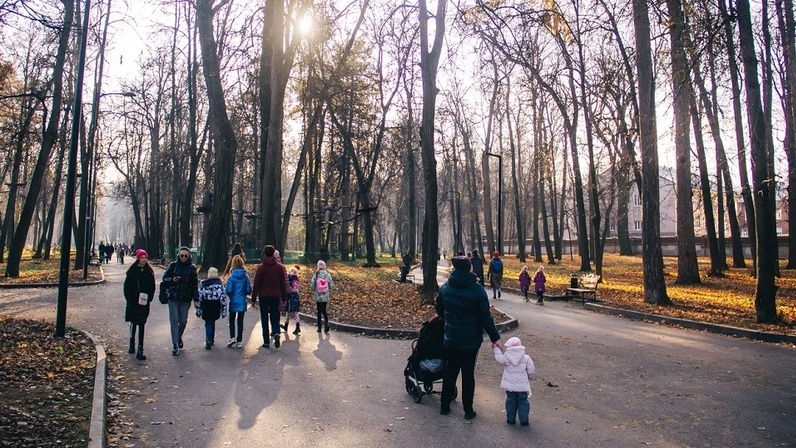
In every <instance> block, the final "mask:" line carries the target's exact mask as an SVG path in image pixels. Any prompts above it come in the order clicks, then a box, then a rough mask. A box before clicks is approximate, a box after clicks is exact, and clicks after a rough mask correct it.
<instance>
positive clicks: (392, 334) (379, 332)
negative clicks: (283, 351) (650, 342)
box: [299, 310, 520, 339]
mask: <svg viewBox="0 0 796 448" xmlns="http://www.w3.org/2000/svg"><path fill="white" fill-rule="evenodd" d="M498 311H500V310H498ZM501 313H503V312H502V311H501ZM503 314H506V313H503ZM506 316H508V318H509V320H507V321H505V322H501V323H496V324H495V327H496V328H497V330H498V332H501V333H503V332H506V331H509V330H512V329H514V328H517V327H518V326H519V325H520V323H519V321H518V320H517V319H516V318H514V317H512V316H509V315H508V314H506ZM299 317H300V318H301V321H302V322H304V323H307V324H311V325H315V324H316V323H317V322H318V320H317V317H316V316H310V315H309V314H304V313H301V312H299ZM329 327H330V328H332V329H333V330H335V331H345V332H347V333H358V334H363V335H365V336H376V337H386V338H395V339H416V338H417V337H418V336H419V334H420V331H419V330H402V329H398V328H373V327H363V326H359V325H351V324H343V323H339V322H334V321H331V320H330V321H329Z"/></svg>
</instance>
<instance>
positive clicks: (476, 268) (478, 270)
mask: <svg viewBox="0 0 796 448" xmlns="http://www.w3.org/2000/svg"><path fill="white" fill-rule="evenodd" d="M470 263H471V264H472V265H473V274H475V276H476V277H478V283H480V284H481V286H484V259H483V258H481V256H480V255H478V249H473V258H471V259H470Z"/></svg>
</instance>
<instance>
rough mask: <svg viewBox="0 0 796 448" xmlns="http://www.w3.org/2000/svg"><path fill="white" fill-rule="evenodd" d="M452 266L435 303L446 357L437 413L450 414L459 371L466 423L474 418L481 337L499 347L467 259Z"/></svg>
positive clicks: (456, 260)
mask: <svg viewBox="0 0 796 448" xmlns="http://www.w3.org/2000/svg"><path fill="white" fill-rule="evenodd" d="M451 263H452V264H453V270H451V273H450V277H449V278H448V281H447V282H445V284H443V285H442V286H441V287H440V289H439V293H438V294H437V304H436V311H437V315H438V316H440V317H442V318H443V319H444V320H445V335H444V337H443V344H444V345H445V351H446V356H447V358H446V363H445V371H444V373H443V379H442V398H441V399H440V411H439V412H440V414H442V415H447V414H448V413H450V411H451V407H450V404H451V401H452V400H453V398H454V389H455V387H456V380H457V378H458V377H459V372H460V371H461V374H462V395H461V396H462V407H463V408H464V418H465V419H468V420H469V419H472V418H475V410H474V409H473V397H474V395H475V361H476V359H477V358H478V349H479V348H480V347H481V344H482V343H483V337H482V334H483V333H484V331H486V332H487V334H488V335H489V339H490V340H491V341H492V343H493V344H492V346H493V347H495V346H499V345H500V344H499V343H498V341H499V340H500V334H499V333H498V331H497V328H495V322H494V320H493V318H492V314H491V313H490V311H489V298H488V297H487V294H486V291H484V288H482V287H481V286H479V285H478V284H477V282H476V277H475V274H473V273H472V272H470V268H471V265H470V260H468V259H467V257H453V258H452V259H451Z"/></svg>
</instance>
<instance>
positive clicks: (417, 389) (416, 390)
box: [412, 386, 423, 403]
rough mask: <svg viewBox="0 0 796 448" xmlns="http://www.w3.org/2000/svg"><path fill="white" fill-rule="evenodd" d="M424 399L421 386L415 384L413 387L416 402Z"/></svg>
mask: <svg viewBox="0 0 796 448" xmlns="http://www.w3.org/2000/svg"><path fill="white" fill-rule="evenodd" d="M422 399H423V392H421V391H420V387H418V386H413V387H412V400H414V401H415V403H420V400H422Z"/></svg>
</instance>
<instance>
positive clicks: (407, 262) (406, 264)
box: [401, 250, 412, 283]
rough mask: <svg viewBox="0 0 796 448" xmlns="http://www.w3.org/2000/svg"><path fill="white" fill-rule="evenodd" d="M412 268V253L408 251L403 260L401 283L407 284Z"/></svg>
mask: <svg viewBox="0 0 796 448" xmlns="http://www.w3.org/2000/svg"><path fill="white" fill-rule="evenodd" d="M411 266H412V253H411V252H410V251H408V250H407V251H406V253H405V254H404V257H403V258H402V259H401V283H406V277H407V276H408V275H409V269H410V268H411Z"/></svg>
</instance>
